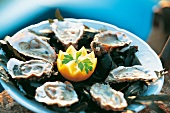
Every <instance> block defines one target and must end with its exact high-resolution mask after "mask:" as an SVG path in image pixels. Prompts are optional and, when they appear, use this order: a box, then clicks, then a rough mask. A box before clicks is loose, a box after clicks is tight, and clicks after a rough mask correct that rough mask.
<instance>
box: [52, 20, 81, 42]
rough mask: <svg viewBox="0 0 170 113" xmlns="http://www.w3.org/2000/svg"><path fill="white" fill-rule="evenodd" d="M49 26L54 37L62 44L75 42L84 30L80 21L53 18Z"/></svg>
mask: <svg viewBox="0 0 170 113" xmlns="http://www.w3.org/2000/svg"><path fill="white" fill-rule="evenodd" d="M51 27H52V30H53V31H54V33H55V35H56V37H57V38H58V39H59V40H60V41H61V42H62V43H64V44H69V43H71V44H75V43H77V41H78V40H79V39H80V38H81V36H82V35H83V31H84V25H83V23H80V22H71V21H58V20H55V21H54V23H52V24H51Z"/></svg>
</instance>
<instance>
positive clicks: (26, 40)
mask: <svg viewBox="0 0 170 113" xmlns="http://www.w3.org/2000/svg"><path fill="white" fill-rule="evenodd" d="M7 42H8V43H9V44H10V46H11V47H12V48H13V49H15V50H16V51H17V52H18V53H20V54H22V55H24V56H28V57H31V58H34V59H42V60H45V61H48V62H54V61H55V60H56V53H55V51H54V49H53V48H52V47H51V46H50V45H49V44H48V43H47V42H46V41H44V40H42V38H40V37H39V36H37V35H35V34H33V33H30V32H28V31H24V32H21V33H18V34H16V35H14V36H13V37H10V38H8V40H7Z"/></svg>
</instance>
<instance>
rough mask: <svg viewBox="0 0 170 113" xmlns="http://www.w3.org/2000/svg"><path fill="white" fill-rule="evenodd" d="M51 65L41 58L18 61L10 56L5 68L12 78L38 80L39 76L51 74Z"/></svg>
mask: <svg viewBox="0 0 170 113" xmlns="http://www.w3.org/2000/svg"><path fill="white" fill-rule="evenodd" d="M52 67H53V65H52V64H51V63H48V62H46V61H43V60H30V61H26V62H23V61H19V60H17V59H15V58H11V59H10V60H9V61H8V63H7V69H8V72H9V74H10V75H11V77H12V78H15V79H21V78H24V79H28V78H29V79H30V80H34V79H35V80H36V79H37V81H39V80H40V78H41V79H42V78H44V77H48V76H50V75H51V72H52Z"/></svg>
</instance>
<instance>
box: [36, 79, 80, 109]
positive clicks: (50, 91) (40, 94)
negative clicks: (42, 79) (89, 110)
mask: <svg viewBox="0 0 170 113" xmlns="http://www.w3.org/2000/svg"><path fill="white" fill-rule="evenodd" d="M35 99H36V100H37V101H39V102H43V103H46V104H48V105H53V104H57V105H58V106H59V107H64V106H70V105H72V104H73V103H75V102H77V101H78V96H77V94H76V92H75V91H74V89H73V87H72V85H71V84H70V83H62V82H59V81H56V82H46V83H45V84H43V85H42V86H40V87H38V88H37V89H36V95H35Z"/></svg>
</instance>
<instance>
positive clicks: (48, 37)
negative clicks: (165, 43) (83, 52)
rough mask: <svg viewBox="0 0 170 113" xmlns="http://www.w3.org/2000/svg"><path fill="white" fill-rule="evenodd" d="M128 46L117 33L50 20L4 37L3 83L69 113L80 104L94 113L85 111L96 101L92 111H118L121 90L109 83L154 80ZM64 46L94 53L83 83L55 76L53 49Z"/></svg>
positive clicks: (121, 103)
mask: <svg viewBox="0 0 170 113" xmlns="http://www.w3.org/2000/svg"><path fill="white" fill-rule="evenodd" d="M131 42H132V40H131V39H130V37H128V36H126V34H125V33H123V32H120V31H111V30H106V31H101V30H94V29H91V28H88V27H87V26H85V25H83V23H81V22H70V21H59V20H54V21H52V22H50V23H47V24H45V25H40V26H36V27H33V28H30V29H29V30H24V31H22V32H19V33H17V34H16V35H14V36H13V37H8V38H7V39H5V40H3V41H1V47H2V49H3V50H4V52H5V53H6V56H7V57H8V58H9V61H8V62H7V71H8V73H9V75H8V76H9V78H10V79H9V80H12V81H13V82H14V84H17V85H18V84H19V85H22V87H23V89H22V90H25V92H26V95H29V96H31V97H34V98H35V100H36V101H38V102H41V103H45V104H46V105H47V106H48V105H50V106H51V105H57V106H55V107H61V108H63V109H64V107H67V108H68V109H67V110H68V111H69V110H70V111H74V110H73V108H74V106H80V108H81V105H84V106H85V107H86V108H83V110H85V111H87V112H88V111H89V110H94V109H92V107H90V106H91V105H90V103H93V101H94V102H97V104H96V107H97V109H98V105H99V106H100V107H101V108H102V109H105V110H112V111H121V110H124V109H125V108H126V107H127V106H128V103H127V101H126V99H125V97H124V94H123V93H124V92H121V91H119V90H120V89H118V91H116V90H115V89H114V88H113V87H112V86H113V85H115V86H116V85H117V83H123V82H134V81H139V80H140V81H144V82H150V81H155V80H157V79H158V77H157V75H156V74H155V73H154V72H152V71H151V70H148V69H146V68H145V67H143V66H142V65H141V64H140V62H139V60H138V58H137V57H136V55H135V52H137V51H138V50H137V47H136V46H131V47H129V46H130V44H131ZM69 45H73V46H74V47H75V48H76V49H78V48H81V47H82V46H84V47H85V48H86V49H88V50H89V51H94V53H95V55H96V57H97V59H98V64H97V66H96V69H95V71H94V73H93V74H92V76H91V77H90V78H89V79H87V80H85V81H82V82H72V81H70V82H68V80H67V79H65V78H63V77H62V75H61V73H60V72H58V69H57V67H56V59H57V54H58V51H59V50H63V51H64V50H66V49H67V48H68V46H69ZM127 46H128V47H129V48H128V49H127V50H125V51H123V52H122V51H121V49H122V48H124V47H127ZM25 83H28V84H27V87H28V88H27V90H26V89H24V87H26V86H24V84H25ZM32 83H36V84H38V86H33V85H32ZM29 88H30V89H29ZM28 90H31V91H28ZM126 91H127V90H126ZM30 92H33V93H30ZM89 96H90V98H89ZM91 100H93V101H91ZM87 103H89V105H87ZM68 106H70V107H68ZM72 107H73V108H72ZM97 109H95V110H97ZM75 112H77V111H75Z"/></svg>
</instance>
